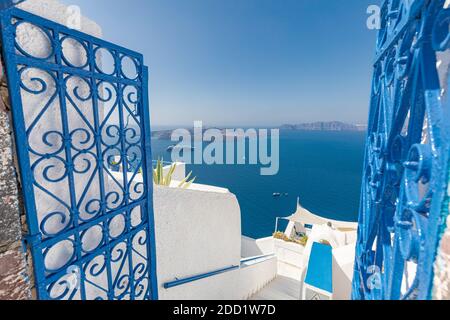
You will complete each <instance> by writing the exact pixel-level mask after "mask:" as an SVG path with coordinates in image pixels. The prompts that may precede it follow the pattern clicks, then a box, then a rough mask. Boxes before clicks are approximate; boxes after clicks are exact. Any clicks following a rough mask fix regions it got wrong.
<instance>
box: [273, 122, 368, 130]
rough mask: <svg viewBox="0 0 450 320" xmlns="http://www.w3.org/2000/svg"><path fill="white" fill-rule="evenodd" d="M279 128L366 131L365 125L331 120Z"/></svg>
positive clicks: (287, 125) (286, 125)
mask: <svg viewBox="0 0 450 320" xmlns="http://www.w3.org/2000/svg"><path fill="white" fill-rule="evenodd" d="M280 129H281V130H297V131H366V130H367V126H366V125H355V124H348V123H344V122H340V121H331V122H322V121H319V122H312V123H302V124H285V125H283V126H281V127H280Z"/></svg>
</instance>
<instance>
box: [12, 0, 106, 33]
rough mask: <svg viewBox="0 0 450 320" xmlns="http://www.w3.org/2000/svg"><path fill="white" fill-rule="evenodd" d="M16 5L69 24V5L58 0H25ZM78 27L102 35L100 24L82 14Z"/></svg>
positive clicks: (60, 22) (46, 17)
mask: <svg viewBox="0 0 450 320" xmlns="http://www.w3.org/2000/svg"><path fill="white" fill-rule="evenodd" d="M17 7H18V8H20V9H22V10H25V11H28V12H30V13H33V14H35V15H38V16H41V17H43V18H45V19H48V20H51V21H54V22H57V23H59V24H62V25H65V26H70V25H71V16H72V15H73V11H71V10H70V9H68V7H69V6H67V5H65V4H63V3H61V2H60V1H59V0H27V1H25V2H22V3H20V4H19V5H18V6H17ZM81 14H83V12H81ZM80 27H81V29H80V31H82V32H84V33H87V34H90V35H92V36H94V37H98V38H101V37H102V29H101V28H100V26H99V25H98V24H97V23H95V22H94V21H92V20H90V19H88V18H86V17H84V16H83V15H82V16H81V24H80Z"/></svg>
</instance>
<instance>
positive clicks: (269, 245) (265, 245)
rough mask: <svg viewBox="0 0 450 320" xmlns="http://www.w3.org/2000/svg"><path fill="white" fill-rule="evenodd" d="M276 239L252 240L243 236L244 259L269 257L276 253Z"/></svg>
mask: <svg viewBox="0 0 450 320" xmlns="http://www.w3.org/2000/svg"><path fill="white" fill-rule="evenodd" d="M274 244H275V239H274V238H273V237H268V238H262V239H252V238H249V237H246V236H242V248H241V256H242V257H243V258H248V257H256V256H262V255H268V254H272V253H274V252H275V246H274Z"/></svg>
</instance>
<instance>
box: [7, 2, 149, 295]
mask: <svg viewBox="0 0 450 320" xmlns="http://www.w3.org/2000/svg"><path fill="white" fill-rule="evenodd" d="M1 26H2V37H3V49H4V53H5V58H6V63H7V71H8V80H9V87H10V90H11V96H12V102H13V118H14V125H15V132H16V138H17V142H18V146H19V152H18V153H19V160H20V169H21V174H22V182H23V186H24V192H25V205H26V209H27V210H26V211H27V220H28V225H29V232H30V236H29V243H30V246H31V250H32V253H33V259H34V265H35V279H36V287H37V291H38V295H39V298H41V299H56V300H61V299H83V300H84V299H92V300H107V299H151V298H153V299H154V298H157V292H156V291H157V289H156V288H157V287H156V273H155V261H154V260H155V253H154V245H155V244H154V234H153V233H154V230H153V228H152V225H153V212H152V207H151V203H152V201H151V197H152V193H151V190H152V182H151V181H152V176H151V154H150V149H149V136H150V134H149V133H150V131H149V117H148V101H147V98H146V97H147V94H146V91H147V90H148V88H147V69H146V67H145V66H144V63H143V57H142V55H140V54H138V53H135V52H133V51H130V50H128V49H125V48H122V47H120V46H117V45H114V44H111V43H108V42H105V41H103V40H100V39H97V38H94V37H92V36H89V35H87V34H83V33H81V32H77V31H74V30H70V29H68V28H66V27H64V26H62V25H59V24H56V23H53V22H51V21H48V20H45V19H42V18H40V17H37V16H34V15H31V14H29V13H26V12H24V11H21V10H18V9H8V10H5V11H2V12H1ZM117 163H118V164H120V166H121V167H122V168H123V170H122V172H115V171H114V170H112V166H113V165H114V164H117ZM149 182H150V183H149Z"/></svg>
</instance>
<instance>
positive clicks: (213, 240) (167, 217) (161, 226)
mask: <svg viewBox="0 0 450 320" xmlns="http://www.w3.org/2000/svg"><path fill="white" fill-rule="evenodd" d="M154 212H155V228H156V252H157V261H158V263H157V268H158V282H159V297H160V299H162V300H172V299H181V300H185V299H194V300H197V299H207V300H208V299H219V300H220V299H233V298H234V299H238V298H239V290H238V283H239V270H237V271H233V272H228V273H225V274H221V275H218V276H214V277H210V278H207V279H203V280H200V281H196V282H192V283H189V284H186V285H183V286H179V287H174V288H171V289H164V287H163V285H164V283H166V282H171V281H174V280H176V279H182V278H185V277H191V276H196V275H200V274H204V273H208V272H212V271H216V270H219V269H223V268H227V267H231V266H239V265H240V260H241V215H240V208H239V204H238V201H237V199H236V197H235V196H234V195H233V194H231V193H223V192H208V191H198V190H184V189H178V188H167V187H160V186H156V187H155V190H154Z"/></svg>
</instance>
